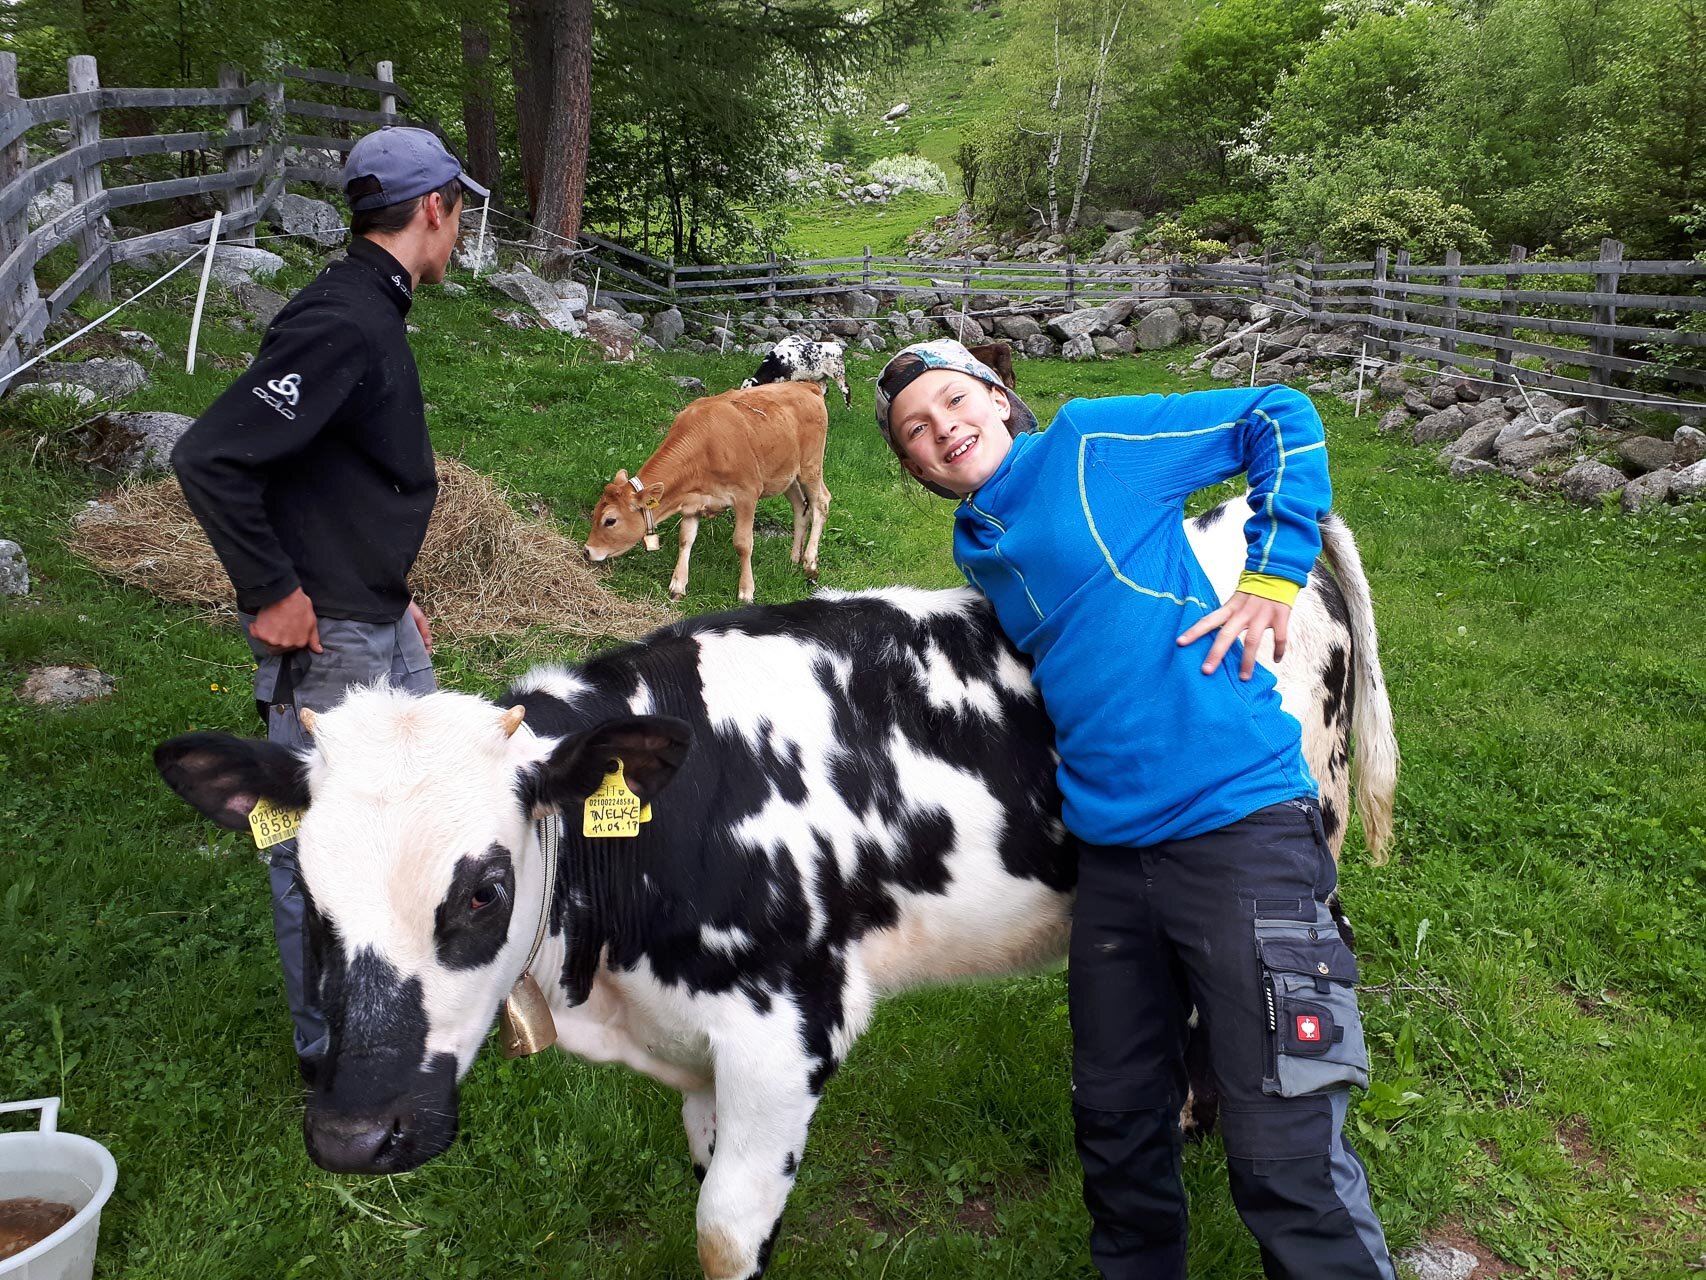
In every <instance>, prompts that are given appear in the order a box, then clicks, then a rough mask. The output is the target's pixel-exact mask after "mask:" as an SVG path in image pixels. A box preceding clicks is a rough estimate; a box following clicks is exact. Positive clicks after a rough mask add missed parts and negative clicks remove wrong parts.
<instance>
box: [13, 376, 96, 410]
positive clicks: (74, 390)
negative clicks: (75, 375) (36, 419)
mask: <svg viewBox="0 0 1706 1280" xmlns="http://www.w3.org/2000/svg"><path fill="white" fill-rule="evenodd" d="M12 394H13V395H15V396H16V397H17V398H18V399H20V400H34V399H37V398H43V399H46V398H49V397H51V398H54V399H60V400H69V401H71V402H73V403H74V404H75V405H76V407H77V408H79V409H87V408H88V407H89V406H90V405H92V404H94V403H95V402H96V401H97V400H99V399H100V397H99V396H97V395H96V394H95V393H94V392H93V391H91V390H89V388H88V387H80V386H78V385H77V384H76V383H75V382H26V383H24V384H23V385H22V386H17V385H16V384H14V389H13V392H12Z"/></svg>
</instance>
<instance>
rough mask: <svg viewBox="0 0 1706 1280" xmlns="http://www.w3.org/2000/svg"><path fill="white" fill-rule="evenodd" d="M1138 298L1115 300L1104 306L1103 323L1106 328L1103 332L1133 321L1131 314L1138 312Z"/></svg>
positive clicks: (1105, 303)
mask: <svg viewBox="0 0 1706 1280" xmlns="http://www.w3.org/2000/svg"><path fill="white" fill-rule="evenodd" d="M1137 303H1138V300H1137V299H1136V298H1115V299H1113V300H1112V301H1110V302H1104V303H1103V304H1102V308H1101V310H1102V323H1103V324H1104V325H1105V326H1106V328H1105V329H1104V330H1103V332H1104V333H1105V332H1107V331H1108V330H1109V329H1114V328H1117V327H1118V326H1120V325H1122V324H1124V323H1125V322H1126V321H1127V320H1130V319H1131V313H1132V312H1133V311H1135V310H1137Z"/></svg>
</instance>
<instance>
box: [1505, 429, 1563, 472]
mask: <svg viewBox="0 0 1706 1280" xmlns="http://www.w3.org/2000/svg"><path fill="white" fill-rule="evenodd" d="M1575 447H1576V441H1575V437H1574V436H1573V435H1571V434H1569V433H1567V432H1559V433H1558V434H1557V435H1550V436H1535V437H1534V438H1533V439H1532V440H1513V441H1511V442H1510V443H1509V444H1502V445H1501V444H1497V442H1496V441H1495V446H1494V452H1495V453H1496V454H1497V455H1498V459H1499V461H1500V462H1502V463H1504V464H1505V465H1506V466H1508V467H1515V468H1519V469H1520V468H1523V467H1532V466H1533V465H1534V464H1535V463H1537V462H1544V461H1545V460H1546V459H1547V458H1557V457H1562V456H1563V455H1564V454H1566V453H1569V452H1570V451H1571V450H1573V449H1574V448H1575Z"/></svg>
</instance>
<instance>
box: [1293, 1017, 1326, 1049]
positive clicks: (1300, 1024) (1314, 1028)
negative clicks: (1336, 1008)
mask: <svg viewBox="0 0 1706 1280" xmlns="http://www.w3.org/2000/svg"><path fill="white" fill-rule="evenodd" d="M1297 1038H1298V1039H1299V1040H1309V1041H1314V1042H1319V1041H1320V1039H1321V1020H1320V1019H1319V1018H1316V1017H1312V1016H1311V1015H1309V1014H1307V1013H1300V1014H1298V1015H1297Z"/></svg>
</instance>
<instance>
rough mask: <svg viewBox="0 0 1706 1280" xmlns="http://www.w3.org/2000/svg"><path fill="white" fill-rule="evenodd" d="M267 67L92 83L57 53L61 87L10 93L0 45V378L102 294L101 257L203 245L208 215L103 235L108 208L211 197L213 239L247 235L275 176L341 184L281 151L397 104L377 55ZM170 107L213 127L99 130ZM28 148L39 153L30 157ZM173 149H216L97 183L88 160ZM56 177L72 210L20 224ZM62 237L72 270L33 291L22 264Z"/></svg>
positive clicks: (316, 143)
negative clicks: (184, 165) (34, 133)
mask: <svg viewBox="0 0 1706 1280" xmlns="http://www.w3.org/2000/svg"><path fill="white" fill-rule="evenodd" d="M279 77H280V78H279V79H278V80H276V81H252V82H251V81H248V80H247V79H246V78H245V77H244V75H243V73H242V72H241V71H240V70H238V69H236V68H234V67H226V68H222V69H221V70H220V73H219V84H218V86H217V87H215V88H210V89H197V88H188V89H114V88H102V87H101V82H100V74H99V71H98V69H97V67H96V65H95V59H94V58H91V57H74V58H71V59H70V60H69V63H68V77H67V92H65V93H63V94H58V95H56V96H53V97H47V98H29V99H24V98H20V97H19V96H18V63H17V55H16V54H12V53H0V374H5V373H7V372H9V371H11V370H12V369H15V368H16V367H17V366H18V364H19V363H20V361H21V359H22V356H21V353H22V352H23V351H24V350H26V349H27V348H28V347H29V346H30V345H31V344H33V343H35V342H38V341H39V340H40V339H41V336H42V334H43V333H44V332H45V331H46V329H47V326H48V325H49V324H51V323H52V322H53V321H54V320H56V319H58V318H59V317H60V316H61V315H63V314H64V312H65V310H66V308H67V307H69V306H70V305H71V304H72V303H73V302H75V301H76V300H77V299H78V298H79V297H81V296H83V295H84V294H89V295H90V296H92V297H95V298H97V299H102V300H105V299H106V298H108V297H110V295H111V286H110V283H109V272H110V271H111V269H112V267H113V266H114V265H116V264H118V263H124V262H130V261H133V260H134V259H137V258H142V257H146V256H148V255H150V254H154V253H159V252H161V251H162V250H173V249H185V250H187V249H189V248H190V247H191V246H193V245H195V244H196V243H198V242H205V241H206V239H207V235H208V230H209V228H210V227H211V225H212V220H211V219H205V220H202V221H200V222H194V223H191V224H189V225H186V226H176V227H169V228H167V229H165V230H161V231H155V232H150V233H148V234H144V235H134V236H130V237H126V238H122V239H121V238H115V237H114V236H112V235H111V234H110V231H109V224H108V223H107V220H106V216H107V214H108V213H109V212H111V211H112V210H114V209H122V208H125V207H127V206H130V205H137V204H146V203H152V202H156V201H162V200H174V199H179V198H181V197H184V196H193V195H216V196H218V197H219V198H220V199H222V201H223V203H224V205H225V208H224V210H223V217H222V225H221V229H220V237H221V239H222V240H223V239H225V238H227V237H229V238H230V239H231V240H233V241H235V242H237V243H249V244H252V243H254V235H255V226H256V224H257V223H259V222H260V221H261V220H262V219H264V218H265V217H266V216H267V214H268V213H269V211H270V210H271V209H272V206H273V204H274V202H275V201H276V200H277V199H278V197H279V196H280V195H281V194H282V193H283V191H284V184H285V183H286V182H287V181H288V182H311V183H318V184H320V185H323V186H334V187H336V186H339V185H341V175H340V172H339V169H338V167H337V166H335V165H332V164H304V163H287V162H286V155H285V149H286V148H287V147H300V148H306V149H308V151H309V152H310V153H312V152H314V151H321V152H324V151H332V152H339V153H342V152H347V151H348V150H349V149H350V147H351V146H353V145H354V142H353V139H351V138H348V137H344V136H340V135H341V133H342V132H344V130H342V129H341V128H340V126H347V125H361V126H366V127H369V128H371V127H373V126H377V125H383V124H400V123H403V117H402V116H400V115H398V114H397V108H398V105H399V104H402V105H405V106H406V105H407V104H408V96H407V95H406V94H405V93H404V92H403V91H402V90H401V89H399V88H398V87H397V86H396V84H394V83H393V82H392V79H391V64H390V63H389V62H381V63H379V65H378V67H377V68H376V70H375V74H374V75H373V76H371V77H368V76H356V75H345V74H343V73H341V72H336V71H321V70H317V69H315V68H312V67H284V68H282V69H281V71H280V73H279ZM292 82H295V83H296V84H302V85H310V86H331V87H334V88H336V89H339V90H345V91H348V90H354V91H357V92H358V93H361V94H363V95H377V97H378V99H379V109H378V110H377V111H372V110H366V109H362V108H356V107H349V106H343V105H340V104H337V103H329V102H317V101H311V100H308V99H307V98H304V97H301V96H292V94H291V85H292ZM297 92H298V93H300V92H301V91H300V90H298V91H297ZM179 110H192V111H198V112H207V113H209V114H210V115H217V116H218V117H220V119H221V124H220V125H219V126H218V127H208V128H201V129H193V130H188V131H184V132H176V133H147V134H142V135H134V136H123V137H108V136H105V135H104V134H103V130H102V113H103V112H115V111H124V112H125V113H126V114H127V115H130V114H131V113H133V112H149V113H152V112H160V111H179ZM303 122H307V123H306V124H304V123H303ZM51 125H64V126H66V128H67V130H68V132H69V135H70V138H69V142H68V143H67V144H66V145H65V146H63V148H61V149H60V150H58V151H57V152H56V153H53V152H47V151H45V149H44V148H42V147H41V146H40V145H39V144H38V145H32V143H31V141H30V131H31V130H38V129H41V128H42V127H43V126H51ZM305 129H313V130H316V131H315V132H307V131H305ZM32 152H39V153H41V154H40V158H36V159H34V160H33V162H32ZM174 154H175V155H183V156H191V155H193V156H195V157H196V160H195V163H196V164H200V163H202V162H203V161H204V160H207V159H211V157H212V156H214V155H216V156H217V157H218V162H219V165H220V169H219V171H217V172H203V173H195V174H191V175H189V176H186V177H178V178H166V179H162V180H159V181H148V182H138V183H133V184H131V185H128V186H120V187H108V186H106V185H105V181H104V178H103V174H102V168H101V166H102V165H103V164H104V163H106V162H110V161H116V160H130V159H134V158H137V157H142V156H162V155H174ZM66 180H69V181H70V183H71V188H72V200H73V204H72V207H71V208H70V209H68V210H65V211H64V212H62V213H59V214H58V215H56V216H54V217H53V218H51V219H49V220H48V221H46V222H44V223H43V224H42V225H41V226H39V227H36V228H35V229H34V230H31V229H30V228H29V226H28V221H27V215H28V213H29V208H30V201H31V200H32V199H33V198H34V197H36V196H37V195H39V194H41V193H42V192H44V191H47V190H48V189H49V188H51V187H52V186H54V185H55V184H56V183H60V182H64V181H66ZM66 243H74V244H75V245H76V257H77V265H76V268H75V270H73V271H72V272H71V274H70V275H69V276H68V277H66V278H65V279H64V280H63V281H62V282H60V283H59V284H58V285H57V286H56V287H54V288H53V289H52V290H51V291H50V292H48V293H47V294H46V295H45V296H44V295H43V294H42V292H41V291H40V289H39V288H38V287H37V281H36V269H37V267H38V265H39V264H40V263H41V260H42V259H43V258H45V257H46V256H47V255H48V254H49V253H52V252H53V251H54V250H55V249H57V248H59V247H60V246H61V245H63V244H66Z"/></svg>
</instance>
